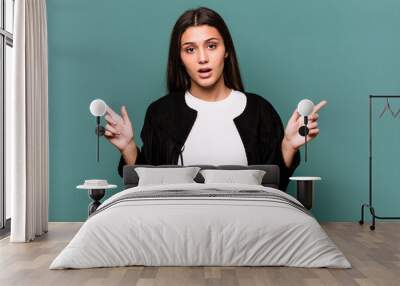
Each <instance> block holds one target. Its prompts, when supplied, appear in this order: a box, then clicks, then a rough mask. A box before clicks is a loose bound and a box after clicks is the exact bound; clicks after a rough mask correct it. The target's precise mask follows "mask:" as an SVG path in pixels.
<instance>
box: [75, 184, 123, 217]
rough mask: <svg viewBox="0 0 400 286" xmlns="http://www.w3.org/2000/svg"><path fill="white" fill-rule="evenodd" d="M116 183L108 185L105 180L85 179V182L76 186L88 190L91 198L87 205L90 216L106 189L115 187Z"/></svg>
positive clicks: (99, 203) (98, 204)
mask: <svg viewBox="0 0 400 286" xmlns="http://www.w3.org/2000/svg"><path fill="white" fill-rule="evenodd" d="M116 187H117V185H110V184H108V183H107V180H85V184H83V185H79V186H76V188H77V189H84V190H87V191H88V195H89V197H90V198H91V199H92V200H93V202H91V203H90V204H89V206H88V215H89V216H90V215H91V214H92V213H93V212H95V211H96V209H97V208H98V207H99V206H100V205H101V202H100V200H101V199H102V198H103V197H104V195H105V193H106V190H108V189H115V188H116Z"/></svg>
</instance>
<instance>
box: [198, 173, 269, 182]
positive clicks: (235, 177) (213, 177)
mask: <svg viewBox="0 0 400 286" xmlns="http://www.w3.org/2000/svg"><path fill="white" fill-rule="evenodd" d="M265 173H266V172H265V171H263V170H218V169H217V170H201V171H200V174H202V176H203V177H204V183H206V184H207V183H236V184H247V185H261V183H262V179H263V177H264V175H265Z"/></svg>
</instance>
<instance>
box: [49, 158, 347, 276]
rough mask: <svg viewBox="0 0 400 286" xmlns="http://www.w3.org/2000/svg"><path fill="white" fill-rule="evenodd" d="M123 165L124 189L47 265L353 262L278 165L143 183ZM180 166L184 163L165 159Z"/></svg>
mask: <svg viewBox="0 0 400 286" xmlns="http://www.w3.org/2000/svg"><path fill="white" fill-rule="evenodd" d="M138 167H146V168H157V167H160V166H149V165H145V166H144V165H131V166H125V167H124V170H123V181H124V190H123V191H121V192H119V193H117V194H115V195H113V196H111V197H110V198H108V199H107V200H105V201H104V202H103V204H101V205H100V207H99V208H98V209H97V210H96V212H94V213H93V214H92V215H91V216H90V217H89V218H88V219H87V221H86V222H85V223H84V224H83V225H82V227H81V228H80V230H79V231H78V232H77V234H76V235H75V236H74V238H73V239H72V240H71V241H70V243H69V244H68V245H67V246H66V247H65V248H64V249H63V250H62V252H61V253H60V254H59V255H58V256H57V257H56V258H55V259H54V261H53V262H52V263H51V265H50V269H66V268H67V269H68V268H92V267H117V266H130V265H144V266H291V267H309V268H315V267H329V268H351V264H350V263H349V261H348V260H347V259H346V257H345V256H344V255H343V253H342V252H341V251H340V250H339V249H338V248H337V246H336V245H335V243H334V242H333V241H332V240H331V239H330V238H329V237H328V235H327V234H326V233H325V231H324V230H323V229H322V228H321V226H320V225H319V223H318V221H317V220H316V219H315V218H314V217H313V215H312V213H311V212H310V211H309V210H307V209H306V208H304V206H303V205H302V204H301V203H300V202H299V201H297V200H296V199H295V198H293V197H292V196H291V195H289V194H287V193H285V192H282V191H280V190H279V189H278V187H277V186H278V184H279V167H278V166H275V165H253V166H237V165H232V166H207V165H197V167H199V169H201V170H211V169H219V170H264V171H265V175H263V176H262V180H261V184H260V185H254V184H237V183H215V182H211V183H210V182H205V181H204V178H203V176H202V175H201V174H200V173H198V174H197V175H196V177H195V178H194V182H193V183H179V184H174V183H170V184H158V185H139V184H138V182H139V176H138V174H137V172H136V171H135V170H139V169H136V168H138ZM163 167H166V168H181V166H176V165H173V166H166V165H164V166H163Z"/></svg>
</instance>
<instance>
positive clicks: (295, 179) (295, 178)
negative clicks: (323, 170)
mask: <svg viewBox="0 0 400 286" xmlns="http://www.w3.org/2000/svg"><path fill="white" fill-rule="evenodd" d="M289 179H290V180H292V181H320V180H321V177H290V178H289Z"/></svg>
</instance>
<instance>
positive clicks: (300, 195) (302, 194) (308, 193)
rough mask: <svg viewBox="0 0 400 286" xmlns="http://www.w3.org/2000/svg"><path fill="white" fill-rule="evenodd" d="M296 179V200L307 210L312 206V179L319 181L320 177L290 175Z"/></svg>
mask: <svg viewBox="0 0 400 286" xmlns="http://www.w3.org/2000/svg"><path fill="white" fill-rule="evenodd" d="M289 179H290V180H292V181H297V200H298V201H299V202H301V203H302V204H303V205H304V207H305V208H306V209H308V210H310V209H311V208H312V205H313V197H314V181H320V180H321V177H290V178H289Z"/></svg>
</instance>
